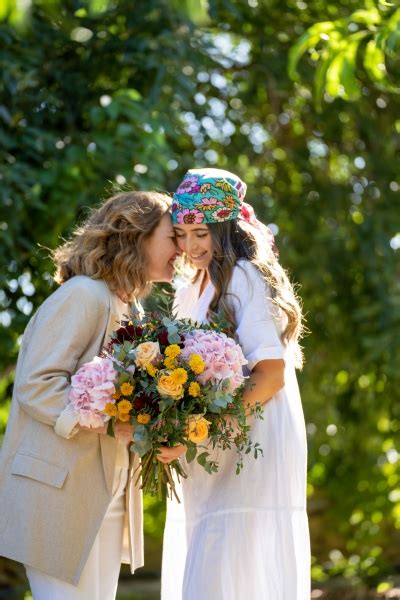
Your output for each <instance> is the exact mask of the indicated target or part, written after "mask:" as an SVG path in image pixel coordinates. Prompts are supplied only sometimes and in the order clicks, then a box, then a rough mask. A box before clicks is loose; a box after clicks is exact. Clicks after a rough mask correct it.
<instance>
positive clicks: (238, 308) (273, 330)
mask: <svg viewBox="0 0 400 600" xmlns="http://www.w3.org/2000/svg"><path fill="white" fill-rule="evenodd" d="M228 292H229V297H230V302H231V305H232V307H233V310H234V313H235V320H236V335H237V338H238V341H239V344H240V345H241V347H242V350H243V354H244V355H245V357H246V358H247V360H248V365H247V367H248V369H250V371H252V370H253V369H254V367H255V366H256V364H257V363H258V362H260V361H261V360H268V359H279V358H284V356H285V352H284V347H283V344H282V342H281V339H280V332H279V325H280V323H279V319H280V317H279V315H278V314H277V313H276V309H275V307H274V306H273V304H272V301H271V291H270V288H269V286H268V285H267V284H266V283H265V281H264V279H263V278H262V276H261V274H260V272H259V271H258V270H257V268H256V267H255V266H254V265H252V264H251V263H250V262H249V261H244V260H243V261H240V262H239V263H238V264H237V265H236V266H235V267H234V270H233V274H232V279H231V283H230V288H229V290H228Z"/></svg>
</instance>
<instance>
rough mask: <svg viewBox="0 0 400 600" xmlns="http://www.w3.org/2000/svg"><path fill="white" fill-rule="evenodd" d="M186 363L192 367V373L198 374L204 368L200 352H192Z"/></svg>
mask: <svg viewBox="0 0 400 600" xmlns="http://www.w3.org/2000/svg"><path fill="white" fill-rule="evenodd" d="M188 365H189V367H190V368H191V369H192V371H193V373H196V374H197V375H199V374H200V373H202V372H203V371H204V369H205V364H204V360H203V359H202V357H201V356H200V354H192V355H191V357H190V358H189V360H188Z"/></svg>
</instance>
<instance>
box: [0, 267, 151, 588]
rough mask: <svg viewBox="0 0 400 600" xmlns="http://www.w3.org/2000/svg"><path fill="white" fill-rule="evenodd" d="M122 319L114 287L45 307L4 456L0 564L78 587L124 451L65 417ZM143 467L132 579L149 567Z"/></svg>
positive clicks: (131, 526)
mask: <svg viewBox="0 0 400 600" xmlns="http://www.w3.org/2000/svg"><path fill="white" fill-rule="evenodd" d="M125 307H126V305H125ZM120 312H121V309H120V306H118V300H117V298H116V297H115V296H114V295H113V294H112V293H111V292H110V290H109V288H108V287H107V285H106V284H105V283H104V282H103V281H99V280H93V279H90V278H89V277H85V276H77V277H73V278H72V279H70V280H69V281H67V282H66V283H64V284H63V285H62V286H61V287H60V288H58V289H57V290H56V291H55V292H54V293H53V294H52V295H51V296H50V297H49V298H48V299H47V300H46V301H45V302H44V303H43V304H42V305H41V307H40V308H39V310H38V311H37V312H36V313H35V315H34V316H33V317H32V319H31V320H30V322H29V324H28V326H27V328H26V330H25V333H24V336H23V338H22V344H21V349H20V353H19V358H18V363H17V370H16V378H15V385H14V394H13V399H12V403H11V412H10V418H9V422H8V425H7V430H6V434H5V438H4V443H3V447H2V449H1V452H0V507H1V509H0V555H1V556H6V557H8V558H11V559H13V560H16V561H19V562H22V563H24V564H26V565H29V566H30V567H33V568H36V569H39V570H40V571H42V572H43V573H46V574H48V575H50V576H52V577H56V578H57V579H61V580H63V581H66V582H68V583H72V584H75V585H76V584H77V583H78V582H79V578H80V575H81V572H82V569H83V567H84V565H85V563H86V560H87V558H88V555H89V552H90V550H91V548H92V545H93V542H94V540H95V537H96V535H97V532H98V530H99V527H100V525H101V522H102V520H103V517H104V514H105V512H106V510H107V507H108V505H109V502H110V499H111V492H112V484H113V477H114V469H115V462H116V453H117V445H118V444H117V441H116V440H115V439H113V438H111V437H109V436H107V435H104V434H103V435H99V434H96V433H93V432H89V431H84V430H79V431H78V432H77V433H75V432H76V431H77V428H76V427H75V424H76V420H75V421H74V419H73V418H71V415H69V416H68V414H66V413H67V412H68V410H65V407H66V405H67V403H68V391H69V385H70V383H69V382H70V377H71V374H73V373H74V372H76V370H77V369H78V368H79V367H80V366H81V365H82V364H83V363H85V362H87V361H89V360H91V359H92V358H93V357H94V356H95V355H97V354H98V353H99V351H100V349H101V348H102V346H103V345H104V343H105V342H106V341H107V338H108V336H109V334H110V333H111V331H112V330H113V329H115V328H116V326H117V324H118V321H119V319H120V318H121V316H122V315H121V314H120ZM60 415H61V416H60ZM56 431H57V432H56ZM137 465H138V457H137V455H134V454H132V455H131V463H130V477H129V483H128V486H127V509H128V510H127V513H128V516H129V518H128V519H126V522H127V527H128V531H127V532H126V534H127V535H125V539H126V540H127V541H128V545H129V553H128V555H129V558H130V564H131V570H132V572H133V571H134V569H135V568H137V567H140V566H142V565H143V533H142V495H141V491H140V490H139V489H138V488H137V487H136V486H135V485H134V477H133V471H134V470H135V469H136V467H137Z"/></svg>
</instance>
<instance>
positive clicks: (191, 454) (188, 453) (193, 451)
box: [186, 444, 197, 463]
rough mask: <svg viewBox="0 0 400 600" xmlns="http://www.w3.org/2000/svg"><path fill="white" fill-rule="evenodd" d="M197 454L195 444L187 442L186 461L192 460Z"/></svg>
mask: <svg viewBox="0 0 400 600" xmlns="http://www.w3.org/2000/svg"><path fill="white" fill-rule="evenodd" d="M196 454H197V446H196V444H190V445H189V444H188V449H187V450H186V460H187V462H188V463H190V462H192V460H194V459H195V458H196Z"/></svg>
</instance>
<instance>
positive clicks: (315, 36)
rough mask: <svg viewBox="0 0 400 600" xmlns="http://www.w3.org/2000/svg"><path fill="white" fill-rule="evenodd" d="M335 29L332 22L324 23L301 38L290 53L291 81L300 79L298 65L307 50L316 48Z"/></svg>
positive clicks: (311, 28)
mask: <svg viewBox="0 0 400 600" xmlns="http://www.w3.org/2000/svg"><path fill="white" fill-rule="evenodd" d="M334 29H335V24H334V23H333V22H332V21H324V22H321V23H317V24H316V25H313V26H312V27H310V28H309V29H307V31H305V32H304V33H303V34H302V35H301V36H300V37H299V39H298V40H297V42H296V43H295V44H294V45H293V46H292V47H291V49H290V51H289V60H288V74H289V77H290V78H291V79H293V80H296V79H298V74H297V65H298V63H299V61H300V59H301V58H302V57H303V55H304V54H305V53H306V52H307V50H310V48H315V46H317V44H319V42H320V41H321V40H322V39H323V37H325V36H328V35H329V33H330V32H331V31H333V30H334Z"/></svg>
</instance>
